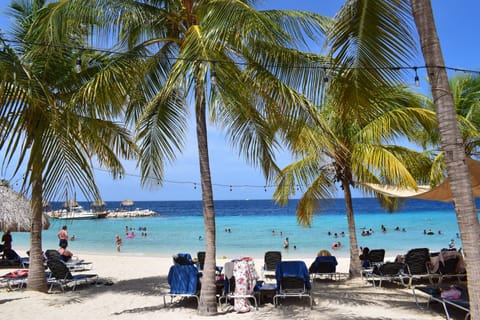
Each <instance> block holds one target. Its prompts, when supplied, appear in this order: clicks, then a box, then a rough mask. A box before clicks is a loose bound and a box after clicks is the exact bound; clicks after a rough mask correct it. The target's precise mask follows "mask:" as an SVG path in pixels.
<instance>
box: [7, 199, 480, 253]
mask: <svg viewBox="0 0 480 320" xmlns="http://www.w3.org/2000/svg"><path fill="white" fill-rule="evenodd" d="M479 202H480V201H477V208H478V207H479V205H480V203H479ZM120 203H121V202H120V201H118V202H108V203H107V207H106V208H107V209H111V210H115V209H117V208H119V207H120ZM297 203H298V201H297V200H292V201H290V203H289V205H288V206H285V207H279V206H276V205H275V204H274V202H273V201H271V200H230V201H216V202H215V211H216V226H217V256H219V257H221V256H228V257H233V256H245V255H250V256H262V255H263V253H264V252H265V251H267V250H284V249H283V248H282V243H283V240H284V238H285V237H289V240H290V248H289V249H288V250H284V255H285V256H286V257H289V256H291V257H295V256H310V255H311V256H314V255H315V253H316V252H317V251H319V250H320V249H323V248H330V247H331V244H332V243H333V242H336V241H340V242H342V244H344V247H343V248H342V249H340V250H338V251H336V255H338V256H348V243H349V240H348V226H347V221H346V217H345V209H344V207H345V205H344V201H343V199H335V200H332V201H331V202H330V204H329V205H328V206H325V207H323V208H322V209H321V210H320V211H319V212H318V213H317V214H316V215H315V218H314V219H313V223H312V226H311V227H310V228H306V227H303V226H300V225H299V224H298V223H297V219H296V207H297ZM80 204H81V205H83V206H84V207H85V208H86V209H88V208H89V205H88V204H87V203H80ZM60 205H61V203H53V204H52V206H53V207H54V209H55V208H58V207H59V206H60ZM353 205H354V211H355V223H356V228H357V235H358V244H359V246H368V247H369V248H371V249H372V248H380V247H381V248H384V249H386V251H387V255H389V256H393V255H395V254H398V253H404V252H406V250H408V249H410V248H413V247H428V248H430V249H431V250H433V251H437V250H440V249H441V248H444V247H446V246H447V244H448V242H449V241H450V239H452V238H453V239H455V242H456V243H457V246H458V247H459V246H461V241H460V239H459V238H457V233H458V232H459V231H458V225H457V222H456V216H455V212H454V210H453V205H452V204H451V203H443V202H434V201H424V200H415V199H409V200H407V201H406V204H405V206H404V207H403V208H401V210H399V211H398V212H395V213H388V212H386V211H385V210H384V209H382V208H381V207H380V206H379V205H378V203H377V202H376V200H375V199H372V198H355V199H354V200H353ZM134 208H144V209H151V210H154V211H155V212H157V213H159V215H158V216H154V217H146V218H128V219H113V218H110V219H109V218H107V219H97V220H76V221H65V220H51V227H50V229H49V230H46V231H44V232H43V235H42V237H43V248H44V249H49V248H56V247H57V238H56V233H57V232H58V230H59V229H60V228H61V226H62V225H63V224H66V225H67V226H68V231H69V234H70V235H75V237H76V240H75V241H71V242H70V245H69V248H70V249H71V250H72V251H73V252H74V253H75V254H78V255H81V252H90V253H105V252H107V253H115V252H116V251H115V241H114V239H115V235H116V234H119V235H121V236H122V237H123V247H122V253H127V254H137V255H152V254H153V255H159V256H160V255H168V256H170V255H172V254H174V253H177V252H190V253H192V254H194V253H196V252H197V251H200V250H205V243H204V241H203V239H204V237H205V235H204V231H203V230H204V225H203V217H202V203H201V202H200V201H139V202H135V205H134ZM382 224H383V225H384V226H385V227H386V228H387V232H386V233H383V232H381V229H380V227H381V225H382ZM127 226H128V228H132V229H135V232H136V237H135V238H134V239H127V238H125V237H124V236H125V229H126V227H127ZM397 226H398V227H399V228H400V229H405V232H402V231H395V230H394V229H395V227H397ZM141 227H142V228H143V227H146V228H147V237H142V236H141V232H142V231H139V228H141ZM363 228H365V229H370V228H371V229H373V230H374V233H373V235H371V236H366V237H365V236H361V232H362V230H363ZM228 229H230V231H231V232H227V231H228ZM429 229H431V230H432V231H434V233H435V234H434V235H431V236H428V235H424V234H423V231H424V230H429ZM439 230H440V231H441V234H438V231H439ZM272 231H274V232H275V233H274V234H273V232H272ZM329 231H330V232H331V233H332V234H333V233H337V234H339V235H341V233H342V232H344V233H345V237H342V236H339V238H334V237H333V236H329V235H328V232H329ZM200 236H201V237H202V239H201V240H199V237H200ZM13 238H14V248H19V249H23V250H26V249H27V248H28V247H29V234H28V233H14V234H13ZM293 246H296V249H293ZM20 251H21V250H20Z"/></svg>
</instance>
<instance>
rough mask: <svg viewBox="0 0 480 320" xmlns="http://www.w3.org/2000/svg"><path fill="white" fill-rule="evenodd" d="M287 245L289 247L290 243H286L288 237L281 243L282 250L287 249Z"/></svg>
mask: <svg viewBox="0 0 480 320" xmlns="http://www.w3.org/2000/svg"><path fill="white" fill-rule="evenodd" d="M289 245H290V243H289V242H288V237H287V238H285V241H283V248H284V249H288V246H289Z"/></svg>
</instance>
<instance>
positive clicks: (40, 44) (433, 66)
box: [0, 35, 480, 84]
mask: <svg viewBox="0 0 480 320" xmlns="http://www.w3.org/2000/svg"><path fill="white" fill-rule="evenodd" d="M0 41H3V42H4V43H20V44H25V45H34V46H42V47H51V48H60V49H70V50H72V51H74V50H80V51H82V50H89V51H94V52H100V53H106V54H112V55H113V54H117V55H125V56H135V57H140V55H139V54H138V53H132V52H120V51H113V50H107V49H100V48H85V47H75V46H65V45H53V44H45V43H34V42H26V41H21V40H13V39H6V38H4V37H2V36H1V35H0ZM141 57H143V58H151V57H154V56H153V55H141ZM164 59H166V60H172V61H178V60H181V61H192V62H205V63H213V64H216V63H228V64H235V65H238V66H249V65H251V63H249V62H241V61H235V62H232V61H226V60H225V61H222V60H213V59H189V58H180V57H168V56H166V57H164ZM77 62H78V59H77ZM267 67H272V68H273V67H284V68H287V67H288V68H296V69H318V68H322V69H323V70H324V71H328V70H327V69H332V67H331V66H329V67H325V66H295V65H293V66H292V65H288V66H287V65H279V64H276V65H267ZM427 68H440V69H445V70H448V71H453V72H463V73H470V74H477V75H480V70H473V69H464V68H454V67H449V66H436V65H432V66H390V67H338V69H342V70H413V71H415V84H416V83H417V82H418V84H420V79H419V78H418V73H417V69H427ZM214 76H215V74H212V75H211V77H214ZM327 79H328V76H327V77H324V79H323V80H324V81H326V80H327Z"/></svg>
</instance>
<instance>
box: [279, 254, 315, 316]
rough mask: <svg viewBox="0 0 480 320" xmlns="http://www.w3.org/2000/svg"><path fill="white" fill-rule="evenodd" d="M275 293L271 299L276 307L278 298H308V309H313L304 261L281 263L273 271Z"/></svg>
mask: <svg viewBox="0 0 480 320" xmlns="http://www.w3.org/2000/svg"><path fill="white" fill-rule="evenodd" d="M275 277H276V280H277V293H276V294H275V296H274V297H273V304H274V305H275V306H277V305H278V301H279V299H280V298H282V299H285V298H290V297H296V298H300V299H301V298H304V297H305V298H308V300H309V303H310V308H313V299H312V296H311V294H310V290H311V288H312V286H311V284H310V274H309V272H308V269H307V265H306V264H305V262H304V261H282V262H279V263H278V264H277V268H276V270H275Z"/></svg>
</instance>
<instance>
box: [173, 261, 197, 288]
mask: <svg viewBox="0 0 480 320" xmlns="http://www.w3.org/2000/svg"><path fill="white" fill-rule="evenodd" d="M198 279H199V272H198V269H197V268H196V267H195V266H194V265H173V266H171V267H170V270H169V272H168V284H169V285H170V293H172V294H195V293H196V292H197V289H198V285H199V280H198Z"/></svg>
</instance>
